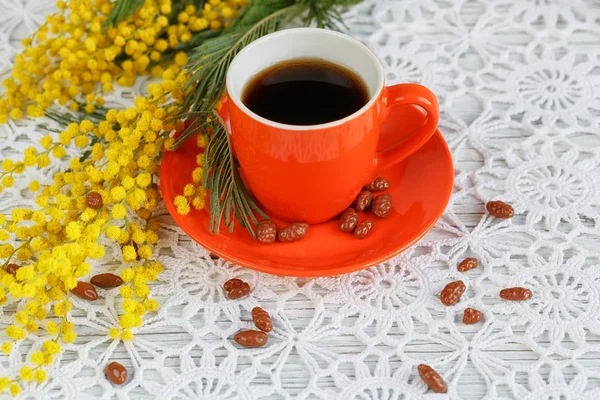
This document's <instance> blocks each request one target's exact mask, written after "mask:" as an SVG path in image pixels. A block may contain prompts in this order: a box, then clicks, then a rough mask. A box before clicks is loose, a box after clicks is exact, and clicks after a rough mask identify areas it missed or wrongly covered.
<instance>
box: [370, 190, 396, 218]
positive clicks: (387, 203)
mask: <svg viewBox="0 0 600 400" xmlns="http://www.w3.org/2000/svg"><path fill="white" fill-rule="evenodd" d="M391 209H392V195H391V194H381V195H379V196H377V197H375V198H374V199H373V204H371V210H372V211H373V215H375V216H376V217H378V218H385V217H387V216H388V215H389V213H390V210H391Z"/></svg>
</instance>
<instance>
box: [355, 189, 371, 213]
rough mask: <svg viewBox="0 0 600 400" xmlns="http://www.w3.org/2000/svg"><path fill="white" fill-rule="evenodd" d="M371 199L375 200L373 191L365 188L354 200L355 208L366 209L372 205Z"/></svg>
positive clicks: (357, 209) (358, 209)
mask: <svg viewBox="0 0 600 400" xmlns="http://www.w3.org/2000/svg"><path fill="white" fill-rule="evenodd" d="M371 200H373V193H371V192H369V191H368V190H363V191H362V192H360V193H359V194H358V197H357V198H356V201H355V202H354V208H355V209H356V211H365V210H366V209H367V208H369V206H370V205H371Z"/></svg>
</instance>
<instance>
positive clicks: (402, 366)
mask: <svg viewBox="0 0 600 400" xmlns="http://www.w3.org/2000/svg"><path fill="white" fill-rule="evenodd" d="M50 12H53V0H0V68H1V69H2V70H3V71H7V70H8V68H9V67H10V63H11V60H13V59H14V56H15V54H16V53H17V52H18V51H19V50H20V44H19V40H20V39H21V38H22V37H24V36H27V35H28V34H30V33H31V32H33V31H34V30H35V29H36V27H37V26H38V25H39V24H40V23H42V22H43V21H44V17H45V15H46V14H48V13H50ZM344 20H345V21H346V22H347V24H348V26H349V28H350V33H351V34H352V35H354V36H356V37H358V38H360V39H361V40H363V41H365V42H366V43H367V44H368V45H369V46H370V47H371V48H372V49H373V50H374V51H375V52H376V53H377V55H378V56H379V57H380V58H381V60H382V61H383V63H384V64H385V67H386V69H387V78H388V81H389V83H398V82H419V83H422V84H424V85H427V86H429V87H430V88H432V90H433V91H434V92H435V93H436V94H437V95H438V96H439V100H440V105H441V110H442V117H441V123H440V130H441V131H442V133H443V134H444V136H445V138H446V140H447V141H448V144H449V145H450V148H451V149H452V152H453V155H454V161H455V185H454V193H453V196H452V199H451V201H450V204H449V205H448V208H447V210H446V213H445V214H444V216H443V217H442V219H441V220H440V221H439V222H438V224H437V225H436V226H435V228H434V229H433V230H432V231H431V232H430V233H429V234H428V235H427V236H426V237H425V238H424V239H423V240H421V241H420V242H419V243H418V244H417V245H416V246H414V247H413V248H412V249H410V250H408V251H407V252H405V253H404V254H402V255H401V256H399V257H397V258H396V259H393V260H390V261H389V262H387V263H384V264H382V265H379V266H377V267H373V268H369V269H367V270H364V271H362V272H358V273H354V274H350V275H344V276H339V277H332V278H323V279H308V280H307V279H293V278H279V277H274V276H269V275H264V274H259V273H256V272H253V271H250V270H246V269H243V268H240V267H238V266H235V265H229V264H225V263H223V262H221V261H217V262H214V263H213V261H210V260H208V259H207V257H206V252H205V251H204V250H203V249H202V248H200V247H199V246H198V245H196V244H195V243H193V242H190V240H189V239H188V238H187V237H186V235H185V234H183V233H182V232H181V231H180V230H179V229H178V228H177V227H176V226H175V225H174V223H173V221H172V220H171V218H170V217H168V216H167V215H165V216H164V217H161V220H162V222H163V224H164V229H163V233H162V236H161V240H160V243H159V246H160V247H161V256H160V258H161V261H162V262H163V263H164V264H165V266H166V271H165V272H164V273H163V274H162V275H161V276H160V278H159V281H158V282H157V284H156V285H154V286H153V288H152V291H153V294H154V296H155V297H156V298H157V299H158V300H159V301H160V303H161V308H160V311H159V312H158V313H157V314H156V315H155V316H151V317H149V318H148V319H147V320H146V322H145V324H144V326H143V327H142V328H140V329H138V330H137V331H136V334H135V337H134V339H133V341H132V342H128V343H123V342H120V341H118V340H112V339H110V338H109V336H108V330H109V328H110V327H112V326H114V325H115V324H116V323H117V314H116V312H115V308H116V306H115V300H116V299H115V297H114V296H113V295H109V296H108V297H107V298H106V299H105V300H104V299H102V300H99V301H97V302H95V303H94V304H91V303H85V302H83V301H78V300H77V299H75V310H74V312H73V319H74V320H75V321H76V322H77V323H78V324H79V325H82V327H81V329H79V331H78V333H79V337H78V339H77V341H76V342H75V343H74V344H73V345H67V346H65V348H66V351H65V352H64V353H63V354H62V355H61V356H60V359H59V360H58V361H57V362H56V363H55V364H54V365H53V366H52V367H51V368H50V370H49V375H50V380H49V381H48V382H47V383H45V384H42V385H41V386H36V385H33V384H31V385H29V386H26V389H27V390H26V391H25V392H24V393H23V395H22V398H27V399H29V398H36V399H77V400H81V399H88V398H98V397H99V398H104V399H108V398H118V399H127V398H156V399H161V400H163V399H198V398H202V399H287V398H300V399H344V400H346V399H373V400H374V399H387V400H400V399H421V398H436V399H438V398H451V399H482V398H486V399H513V398H514V399H519V400H525V399H589V400H597V399H600V260H599V252H600V226H599V224H600V215H599V213H600V167H599V164H600V2H599V1H597V0H588V1H584V0H529V1H526V0H493V1H492V0H490V1H486V0H437V1H434V0H398V1H384V0H371V1H365V2H364V3H362V4H360V5H358V6H356V7H354V8H352V9H351V10H349V11H348V12H347V13H346V14H345V17H344ZM143 84H144V82H141V81H140V82H138V83H137V84H136V86H135V87H134V88H127V89H121V90H120V91H118V92H117V93H115V95H114V96H113V97H112V100H113V103H117V104H128V103H129V102H130V100H131V98H132V96H133V95H136V94H138V93H140V92H141V91H142V90H141V88H142V87H143ZM41 135H42V133H40V131H39V130H38V129H35V122H33V121H32V122H29V123H24V124H18V125H15V124H10V125H5V126H2V127H0V138H1V139H0V153H1V157H0V158H4V157H7V156H8V157H13V158H16V157H17V155H16V150H20V149H23V148H25V147H26V146H28V145H30V144H31V143H35V142H37V140H38V139H39V138H40V137H41ZM58 167H59V166H57V165H55V166H54V167H53V168H58ZM38 175H39V177H41V179H45V180H48V179H49V178H48V176H47V175H48V174H47V172H43V173H39V174H38ZM24 196H25V197H26V195H25V194H23V193H22V192H21V191H19V190H17V189H14V188H13V189H11V190H8V191H6V192H5V193H3V195H2V197H1V198H0V211H1V212H5V213H6V212H8V211H9V210H10V208H11V207H13V206H14V205H15V204H17V203H23V202H25V203H30V202H31V199H27V198H24ZM495 199H499V200H503V201H505V202H508V203H510V204H512V205H513V206H514V208H515V211H516V216H515V217H514V218H513V219H511V220H504V221H501V220H498V219H493V218H490V217H489V216H488V215H487V214H486V213H485V211H484V210H485V208H484V203H485V202H486V201H488V200H495ZM118 256H119V253H118V249H116V248H113V251H111V252H108V255H107V257H106V258H105V259H104V260H102V262H100V263H96V265H94V268H96V269H97V270H110V271H114V270H117V269H118V268H119V267H120V265H119V264H118V258H119V257H118ZM465 257H477V258H478V259H479V260H480V267H479V268H477V269H475V270H471V271H469V272H467V273H459V272H458V271H457V268H456V266H457V263H458V262H459V261H460V260H462V259H463V258H465ZM231 277H241V278H243V279H244V280H246V281H247V282H249V283H250V285H251V286H252V288H253V291H252V294H251V295H250V296H249V297H248V298H246V299H244V300H241V301H229V300H227V299H226V298H225V297H224V296H223V293H222V290H221V286H222V284H223V282H224V281H225V280H226V279H228V278H231ZM456 279H463V280H464V281H465V283H466V285H467V291H466V293H465V295H464V296H463V298H462V300H461V301H460V302H459V303H458V304H457V305H455V306H452V307H445V306H443V305H442V304H441V303H440V300H439V292H440V290H441V288H442V287H443V286H444V285H445V284H446V283H448V282H450V281H453V280H456ZM509 286H526V287H529V288H531V289H532V291H533V299H532V300H530V301H528V302H524V303H508V302H505V301H503V300H501V299H499V297H498V291H499V290H500V289H501V288H503V287H509ZM256 305H261V306H262V307H264V308H266V309H267V310H269V312H270V313H271V315H272V316H273V319H274V325H275V328H274V331H273V333H272V334H271V335H270V339H269V343H268V344H267V345H266V346H265V347H263V348H260V349H241V348H239V347H238V346H237V345H236V344H235V343H234V342H233V341H232V339H231V337H232V335H233V334H234V333H235V332H237V331H238V330H240V329H242V328H249V327H251V322H250V314H249V311H250V310H251V309H252V307H254V306H256ZM15 307H16V305H15V304H10V303H9V304H7V305H5V306H4V309H3V310H2V312H1V313H0V328H4V327H5V326H6V324H7V323H8V322H9V321H10V318H9V317H10V315H11V314H12V313H13V312H14V310H15ZM465 307H473V308H476V309H479V310H481V311H483V314H484V322H482V323H479V324H476V325H464V324H463V323H462V320H461V319H462V312H463V309H464V308H465ZM43 340H44V335H43V332H42V333H40V336H36V335H29V336H28V338H27V339H26V340H24V341H23V343H21V344H20V346H19V347H18V353H17V354H15V355H13V356H11V357H10V358H8V357H4V358H1V359H0V360H1V362H0V364H1V365H0V375H5V374H7V373H8V374H15V372H16V371H17V370H18V369H19V368H20V366H21V365H22V363H23V362H24V360H25V357H26V356H27V355H28V354H29V353H30V352H31V351H32V350H31V349H32V348H36V346H39V344H40V343H41V342H42V341H43ZM19 355H20V357H19ZM109 360H110V361H119V362H121V363H122V364H124V365H125V366H126V367H127V368H128V369H129V371H130V375H132V379H131V380H130V381H129V382H128V383H127V384H126V385H125V386H122V387H116V386H113V385H112V384H111V383H109V382H108V381H107V380H106V379H105V378H104V375H103V368H104V366H105V365H106V364H107V362H108V361H109ZM420 363H427V364H430V365H431V366H433V367H434V368H435V369H437V370H438V371H439V372H440V373H441V374H442V375H443V377H444V379H445V380H446V381H447V382H448V387H449V390H448V394H447V395H435V394H432V393H431V391H427V389H426V387H425V385H424V384H423V383H422V382H421V380H420V379H419V378H418V376H417V374H416V366H417V365H418V364H420Z"/></svg>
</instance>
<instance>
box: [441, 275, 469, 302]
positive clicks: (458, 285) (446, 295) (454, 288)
mask: <svg viewBox="0 0 600 400" xmlns="http://www.w3.org/2000/svg"><path fill="white" fill-rule="evenodd" d="M466 288H467V287H466V286H465V283H464V282H463V281H454V282H450V283H449V284H447V285H446V286H445V287H444V289H442V293H440V300H441V301H442V304H444V305H445V306H451V305H452V304H454V303H456V302H457V301H458V300H459V299H460V296H462V295H463V293H464V292H465V289H466Z"/></svg>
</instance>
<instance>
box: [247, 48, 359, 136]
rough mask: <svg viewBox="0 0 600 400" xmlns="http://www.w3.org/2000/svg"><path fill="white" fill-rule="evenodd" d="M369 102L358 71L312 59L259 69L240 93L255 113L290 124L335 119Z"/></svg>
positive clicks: (321, 122)
mask: <svg viewBox="0 0 600 400" xmlns="http://www.w3.org/2000/svg"><path fill="white" fill-rule="evenodd" d="M368 101H369V92H368V89H367V86H366V84H365V83H364V81H363V80H362V78H361V77H360V76H358V74H356V73H355V72H354V71H351V70H349V69H348V68H345V67H342V66H340V65H337V64H334V63H332V62H329V61H326V60H322V59H315V58H299V59H293V60H289V61H283V62H280V63H278V64H275V65H273V66H271V67H269V68H267V69H265V70H263V71H261V72H259V73H258V74H257V75H255V76H254V77H252V79H251V80H250V81H249V82H248V84H247V85H246V87H245V88H244V92H243V95H242V102H243V103H244V104H245V105H246V107H248V108H249V109H250V110H251V111H253V112H254V113H256V114H258V115H260V116H261V117H263V118H266V119H269V120H271V121H275V122H280V123H284V124H290V125H316V124H324V123H327V122H331V121H336V120H339V119H342V118H344V117H347V116H348V115H350V114H352V113H354V112H356V111H358V110H359V109H360V108H361V107H363V106H364V105H365V104H367V102H368Z"/></svg>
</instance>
